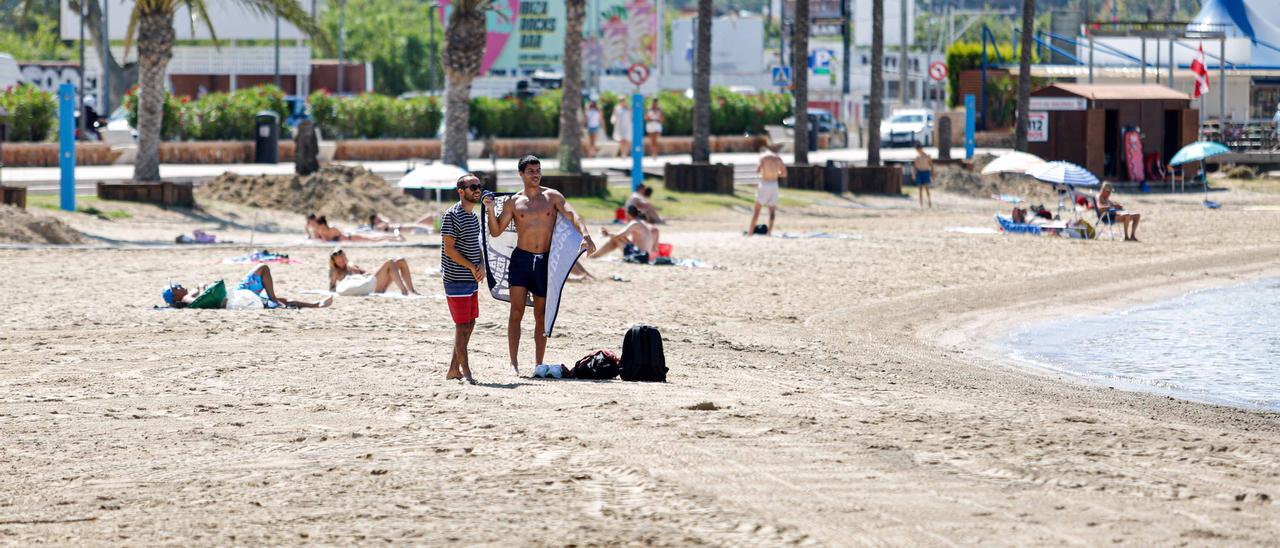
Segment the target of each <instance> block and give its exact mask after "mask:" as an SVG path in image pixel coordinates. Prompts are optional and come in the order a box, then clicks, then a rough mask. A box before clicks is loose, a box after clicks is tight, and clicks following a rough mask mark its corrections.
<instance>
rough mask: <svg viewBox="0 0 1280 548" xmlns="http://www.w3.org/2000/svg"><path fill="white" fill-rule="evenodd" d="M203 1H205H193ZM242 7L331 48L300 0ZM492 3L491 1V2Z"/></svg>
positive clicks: (265, 0) (251, 0)
mask: <svg viewBox="0 0 1280 548" xmlns="http://www.w3.org/2000/svg"><path fill="white" fill-rule="evenodd" d="M192 1H203V0H192ZM236 1H237V2H238V3H239V4H240V5H242V6H245V7H247V8H249V10H250V11H252V12H255V13H258V14H260V15H264V16H267V17H275V16H276V14H279V15H280V18H281V19H284V20H285V21H288V22H289V23H291V24H292V25H293V26H295V27H298V30H301V31H302V32H304V33H306V35H307V36H310V37H311V39H312V40H315V41H317V42H319V43H320V44H321V45H323V46H325V47H329V39H328V37H327V36H325V34H324V31H322V30H320V27H319V25H316V22H315V21H313V20H312V19H311V14H310V13H307V10H305V9H302V5H301V4H299V3H298V0H236ZM490 1H491V0H490Z"/></svg>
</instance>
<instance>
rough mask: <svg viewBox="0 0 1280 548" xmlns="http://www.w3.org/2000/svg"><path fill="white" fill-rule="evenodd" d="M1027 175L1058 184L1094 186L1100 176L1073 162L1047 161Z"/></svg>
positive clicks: (1029, 171)
mask: <svg viewBox="0 0 1280 548" xmlns="http://www.w3.org/2000/svg"><path fill="white" fill-rule="evenodd" d="M1027 175H1030V176H1032V177H1035V178H1036V179H1039V180H1041V181H1044V182H1046V183H1053V184H1058V185H1070V186H1094V185H1097V184H1098V178H1097V177H1095V176H1094V175H1093V174H1092V173H1089V170H1087V169H1085V168H1082V167H1080V166H1078V165H1075V164H1073V163H1071V162H1046V163H1045V164H1043V165H1040V166H1037V167H1034V168H1031V169H1030V170H1028V171H1027Z"/></svg>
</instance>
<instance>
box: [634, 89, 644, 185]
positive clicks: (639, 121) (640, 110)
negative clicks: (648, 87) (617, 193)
mask: <svg viewBox="0 0 1280 548" xmlns="http://www.w3.org/2000/svg"><path fill="white" fill-rule="evenodd" d="M642 160H644V96H643V95H640V93H639V92H636V93H635V94H633V95H632V96H631V191H632V192H635V190H636V189H637V188H640V185H641V184H642V183H644V168H642V167H641V166H640V162H641V161H642Z"/></svg>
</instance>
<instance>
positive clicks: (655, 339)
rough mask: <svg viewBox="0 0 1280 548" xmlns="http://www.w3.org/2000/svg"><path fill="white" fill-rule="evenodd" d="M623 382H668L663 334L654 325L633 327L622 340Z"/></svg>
mask: <svg viewBox="0 0 1280 548" xmlns="http://www.w3.org/2000/svg"><path fill="white" fill-rule="evenodd" d="M621 362H622V364H621V365H622V371H621V373H622V380H624V381H645V382H667V359H666V357H665V356H664V355H663V353H662V334H661V333H658V328H656V327H654V326H652V325H633V326H631V329H629V330H627V334H626V336H625V337H623V338H622V360H621Z"/></svg>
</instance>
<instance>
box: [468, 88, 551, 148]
mask: <svg viewBox="0 0 1280 548" xmlns="http://www.w3.org/2000/svg"><path fill="white" fill-rule="evenodd" d="M561 97H562V96H561V94H560V91H553V92H548V93H544V94H542V95H538V96H536V97H533V98H531V99H520V98H517V97H510V96H509V97H503V98H501V99H495V98H492V97H477V98H475V99H472V100H471V129H473V130H475V132H476V135H477V136H480V137H490V136H492V137H556V136H558V135H560V98H561Z"/></svg>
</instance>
